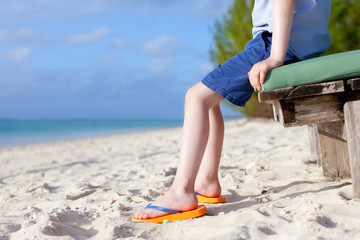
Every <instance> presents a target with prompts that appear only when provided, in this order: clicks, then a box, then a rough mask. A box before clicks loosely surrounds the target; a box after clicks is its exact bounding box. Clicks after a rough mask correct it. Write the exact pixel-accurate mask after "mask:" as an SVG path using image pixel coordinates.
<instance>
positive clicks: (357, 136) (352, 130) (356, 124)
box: [344, 101, 360, 198]
mask: <svg viewBox="0 0 360 240" xmlns="http://www.w3.org/2000/svg"><path fill="white" fill-rule="evenodd" d="M359 114H360V101H354V102H347V103H345V106H344V115H345V116H344V117H345V126H346V137H347V140H348V148H349V155H350V168H351V176H352V184H353V191H354V197H355V198H360V115H359Z"/></svg>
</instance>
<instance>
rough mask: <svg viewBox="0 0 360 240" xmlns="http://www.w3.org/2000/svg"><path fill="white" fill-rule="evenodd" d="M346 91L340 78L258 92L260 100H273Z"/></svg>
mask: <svg viewBox="0 0 360 240" xmlns="http://www.w3.org/2000/svg"><path fill="white" fill-rule="evenodd" d="M344 91H345V86H344V81H343V80H339V81H333V82H324V83H315V84H308V85H301V86H297V87H289V88H281V89H275V90H270V91H264V92H260V93H259V94H258V98H259V101H260V102H271V101H274V100H284V99H294V98H301V97H309V96H317V95H324V94H331V93H339V92H344Z"/></svg>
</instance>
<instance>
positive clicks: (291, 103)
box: [273, 93, 344, 127]
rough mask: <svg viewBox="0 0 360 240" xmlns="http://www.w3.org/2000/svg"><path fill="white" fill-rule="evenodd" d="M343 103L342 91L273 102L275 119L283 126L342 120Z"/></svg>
mask: <svg viewBox="0 0 360 240" xmlns="http://www.w3.org/2000/svg"><path fill="white" fill-rule="evenodd" d="M274 105H275V106H274ZM343 105H344V95H343V93H337V94H327V95H322V96H314V97H305V98H298V99H292V100H286V101H285V100H281V101H276V102H273V106H274V109H275V110H276V116H277V118H275V119H276V120H277V121H279V122H280V123H281V124H283V126H284V127H293V126H302V125H307V124H317V123H325V122H334V121H343V119H344V111H343Z"/></svg>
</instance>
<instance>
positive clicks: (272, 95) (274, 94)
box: [258, 87, 294, 102]
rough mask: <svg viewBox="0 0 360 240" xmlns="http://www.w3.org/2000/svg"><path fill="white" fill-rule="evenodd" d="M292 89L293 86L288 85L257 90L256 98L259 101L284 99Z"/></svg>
mask: <svg viewBox="0 0 360 240" xmlns="http://www.w3.org/2000/svg"><path fill="white" fill-rule="evenodd" d="M293 89H294V87H288V88H281V89H275V90H269V91H263V92H259V94H258V99H259V102H271V101H275V100H281V99H285V98H286V97H287V96H288V95H289V93H290V92H291V91H292V90H293Z"/></svg>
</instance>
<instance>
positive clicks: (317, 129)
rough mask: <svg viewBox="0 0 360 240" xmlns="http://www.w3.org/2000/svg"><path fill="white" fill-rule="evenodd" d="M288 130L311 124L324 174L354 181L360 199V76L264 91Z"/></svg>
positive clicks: (262, 96)
mask: <svg viewBox="0 0 360 240" xmlns="http://www.w3.org/2000/svg"><path fill="white" fill-rule="evenodd" d="M258 97H259V101H260V102H265V103H269V104H272V106H273V112H274V118H275V120H276V121H278V122H280V123H281V124H283V126H284V127H293V126H301V125H308V130H309V136H310V145H311V151H312V154H314V155H315V156H316V157H317V159H318V163H319V165H321V166H322V168H323V174H324V175H325V176H327V177H332V178H334V177H337V178H350V177H351V178H352V184H353V193H354V197H355V198H360V76H359V78H352V79H346V80H337V81H332V82H324V83H316V84H309V85H302V86H297V87H288V88H282V89H276V90H269V91H264V92H260V93H259V95H258Z"/></svg>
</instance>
